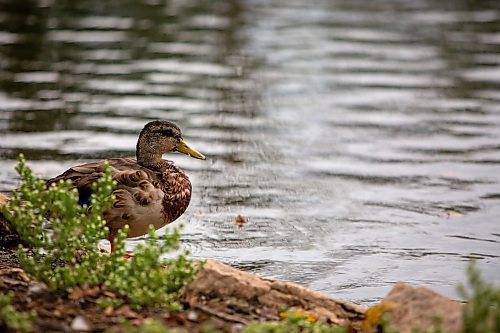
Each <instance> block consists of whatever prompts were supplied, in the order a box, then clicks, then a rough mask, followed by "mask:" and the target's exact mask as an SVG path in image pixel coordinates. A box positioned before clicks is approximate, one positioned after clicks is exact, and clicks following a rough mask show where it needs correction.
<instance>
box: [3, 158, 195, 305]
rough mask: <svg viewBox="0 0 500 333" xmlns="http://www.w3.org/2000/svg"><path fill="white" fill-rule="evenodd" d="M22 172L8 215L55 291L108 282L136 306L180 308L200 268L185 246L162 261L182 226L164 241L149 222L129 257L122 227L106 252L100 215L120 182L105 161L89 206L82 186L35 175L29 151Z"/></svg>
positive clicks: (36, 270)
mask: <svg viewBox="0 0 500 333" xmlns="http://www.w3.org/2000/svg"><path fill="white" fill-rule="evenodd" d="M16 170H17V171H18V173H19V174H20V175H21V178H22V183H21V187H20V190H19V191H14V192H13V196H12V200H10V201H9V203H8V204H7V205H6V206H5V207H4V215H5V216H6V217H7V218H8V219H9V221H10V222H11V223H12V224H13V225H14V227H15V228H16V230H17V231H18V233H19V235H20V237H21V239H22V240H23V242H24V243H25V244H26V245H27V246H28V247H29V249H31V250H32V251H31V252H32V253H29V252H28V251H27V249H25V248H24V247H20V249H19V251H18V255H19V258H20V262H21V266H22V268H23V269H24V270H25V271H26V272H28V273H29V274H31V275H32V276H34V277H35V278H36V279H38V280H40V281H43V282H45V283H47V284H48V286H49V287H50V288H51V289H52V290H57V291H65V290H67V289H69V288H73V287H76V286H80V287H92V286H99V285H103V286H106V287H107V288H109V289H110V290H112V291H115V292H116V293H117V294H119V295H120V296H121V297H123V298H124V299H126V300H127V301H129V302H130V304H131V305H132V306H133V307H135V308H139V307H141V306H142V305H156V306H168V307H169V308H170V309H175V308H178V307H179V306H178V304H177V303H175V302H174V300H175V298H176V297H177V296H178V293H179V291H180V289H182V288H183V287H184V285H185V284H186V283H187V282H189V281H190V280H191V279H192V278H193V277H194V275H195V274H196V273H197V271H198V266H199V265H195V264H194V263H193V262H191V261H189V260H187V259H186V255H187V252H184V253H181V254H179V255H178V256H177V257H176V258H174V259H170V260H162V259H161V256H162V254H164V253H166V252H169V251H172V250H176V249H178V247H179V239H180V232H179V228H176V229H175V230H174V231H173V232H172V233H167V232H166V233H165V237H164V240H163V242H160V241H159V237H158V236H157V235H156V234H155V232H154V229H153V228H150V231H149V236H150V239H149V240H147V241H146V244H144V245H139V246H138V248H137V250H136V253H135V255H134V257H133V258H132V259H131V260H126V259H125V258H124V255H125V239H126V234H127V231H128V227H127V226H126V227H125V228H123V229H122V230H120V231H119V232H118V235H117V237H116V239H115V251H114V252H113V253H111V254H110V255H103V254H102V253H100V251H99V249H98V246H97V245H98V242H99V240H100V239H103V238H106V236H107V235H108V229H107V227H106V225H105V221H104V220H103V218H102V215H103V212H104V211H105V210H106V209H107V208H109V207H111V205H112V204H113V202H114V197H113V195H112V192H113V189H114V187H115V186H116V182H115V181H114V180H113V179H112V175H111V171H110V168H109V165H108V164H107V163H106V164H105V167H104V172H103V176H102V177H101V178H100V179H99V180H97V182H96V183H94V184H93V187H92V189H93V194H92V197H91V205H90V207H88V206H86V205H83V206H80V205H79V204H78V191H77V190H76V189H74V188H73V187H72V184H71V183H70V182H60V183H59V184H52V185H51V186H50V187H49V188H48V189H47V188H46V185H45V182H44V181H43V180H41V179H39V178H37V177H35V176H34V175H33V173H32V171H31V169H30V168H29V167H28V166H27V165H26V162H25V159H24V157H23V155H20V156H19V163H18V165H17V167H16ZM114 302H116V301H114Z"/></svg>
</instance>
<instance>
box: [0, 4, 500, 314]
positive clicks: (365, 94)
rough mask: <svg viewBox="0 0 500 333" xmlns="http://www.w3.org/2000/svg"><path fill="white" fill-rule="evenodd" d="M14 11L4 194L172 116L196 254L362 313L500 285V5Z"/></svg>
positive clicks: (4, 59) (0, 126)
mask: <svg viewBox="0 0 500 333" xmlns="http://www.w3.org/2000/svg"><path fill="white" fill-rule="evenodd" d="M0 3H1V5H0V133H1V134H0V191H2V192H8V191H10V190H12V189H13V188H15V187H16V186H17V184H18V176H17V175H16V173H15V171H14V165H15V159H16V157H17V155H18V154H19V153H20V152H23V153H24V154H25V155H26V157H27V159H28V162H29V164H30V165H31V166H32V167H33V168H34V170H35V172H36V173H38V174H40V175H41V176H43V177H44V178H49V177H53V176H55V175H58V174H60V173H62V172H63V171H64V170H66V169H67V168H68V167H70V166H71V165H75V164H78V163H84V162H87V161H91V160H94V159H102V158H110V157H117V156H129V155H134V150H135V143H136V140H137V135H138V132H139V131H140V129H141V128H142V127H143V126H144V124H145V123H146V122H148V121H150V120H153V119H168V120H172V121H174V122H176V123H177V124H179V125H180V127H181V128H182V129H183V131H184V134H185V138H186V141H187V142H189V143H190V144H191V145H192V146H193V147H195V148H196V149H198V150H199V151H200V152H202V153H203V154H205V155H206V156H207V160H206V161H199V160H194V159H189V158H188V157H185V156H181V155H180V154H176V155H169V156H168V157H167V158H169V159H172V160H174V161H175V162H176V163H177V164H178V165H180V166H181V167H182V168H183V169H185V170H187V172H188V174H189V175H190V178H191V180H192V183H193V187H194V194H193V198H192V201H191V205H190V208H189V209H188V211H187V212H186V213H185V214H184V215H183V216H182V217H181V218H180V219H179V223H180V222H182V223H184V224H185V233H184V236H183V243H184V246H185V247H187V248H189V249H190V250H191V251H192V256H193V257H194V258H216V259H220V260H222V261H223V262H225V263H228V264H231V265H233V266H236V267H239V268H241V269H244V270H247V271H252V272H255V273H258V274H259V275H261V276H264V277H268V278H277V279H286V280H291V281H295V282H299V283H302V284H304V285H306V286H308V287H310V288H313V289H315V290H318V291H320V292H323V293H326V294H328V295H331V296H334V297H337V298H342V299H347V300H351V301H354V302H358V303H363V304H370V303H373V302H375V301H377V300H378V299H380V298H381V297H383V296H384V295H385V294H386V293H387V292H388V291H389V289H390V288H391V287H392V285H393V283H394V282H396V281H398V280H404V281H408V282H410V283H413V284H417V285H423V286H428V287H430V288H432V289H434V290H436V291H438V292H441V293H444V294H445V295H448V296H451V297H458V296H457V294H456V292H455V287H456V285H457V283H459V282H460V281H464V280H465V278H464V273H465V268H466V265H467V262H468V261H469V260H470V258H477V259H478V263H479V267H480V269H481V270H482V272H483V275H484V277H485V278H486V279H487V280H490V281H493V280H498V279H500V258H499V256H500V205H499V203H500V90H499V88H500V2H498V1H497V0H491V1H472V0H471V1H466V0H463V1H462V0H449V1H434V0H406V1H405V0H380V1H367V0H365V1H361V0H314V1H309V0H274V1H267V0H266V1H264V0H226V1H222V0H212V1H198V0H196V1H195V0H193V1H190V0H175V1H174V0H172V1H169V0H128V1H102V0H99V1H97V0H80V1H73V0H38V1H35V0H23V1H18V0H11V1H9V0H0ZM238 214H241V215H243V216H245V217H246V218H248V222H247V223H246V224H245V225H243V226H237V225H234V224H232V223H231V221H232V220H233V219H234V218H235V217H236V216H237V215H238ZM134 242H137V240H132V241H131V242H130V244H129V246H130V247H133V245H134Z"/></svg>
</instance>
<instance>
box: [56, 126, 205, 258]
mask: <svg viewBox="0 0 500 333" xmlns="http://www.w3.org/2000/svg"><path fill="white" fill-rule="evenodd" d="M170 152H179V153H183V154H186V155H188V156H190V157H193V158H196V159H201V160H205V156H204V155H203V154H201V153H200V152H198V151H197V150H195V149H193V148H191V147H190V146H189V145H188V144H187V143H186V142H185V141H184V139H183V136H182V132H181V130H180V128H179V127H178V126H177V125H176V124H175V123H173V122H171V121H167V120H155V121H151V122H149V123H147V124H146V125H145V126H144V128H143V129H142V130H141V132H140V133H139V138H138V140H137V145H136V158H135V159H134V158H130V157H119V158H111V159H108V160H102V161H97V162H91V163H86V164H81V165H77V166H73V167H71V168H69V169H68V170H66V171H65V172H64V173H62V174H61V175H59V176H57V177H54V178H52V179H49V180H48V181H47V185H48V186H50V185H51V184H53V183H58V182H60V181H62V180H64V181H67V180H69V181H71V182H72V184H73V186H74V187H75V188H76V189H77V190H78V196H79V198H78V203H79V204H80V205H85V204H89V203H90V198H91V195H92V183H94V182H95V181H96V180H97V179H99V178H100V177H101V176H102V175H103V172H104V165H105V162H106V161H108V163H109V167H110V170H111V175H112V177H113V179H114V180H115V181H116V183H117V185H116V187H115V189H114V191H113V195H114V197H115V201H114V203H113V205H112V206H111V207H110V208H108V209H107V210H106V211H105V212H104V214H103V218H104V220H105V221H106V226H107V227H108V230H109V235H108V240H109V242H110V245H111V252H113V251H114V240H115V237H116V235H117V233H118V231H119V230H120V229H122V228H123V227H125V225H128V228H129V229H128V233H127V237H129V238H131V237H138V236H142V235H145V234H147V232H148V230H149V228H150V226H153V227H154V228H155V229H159V228H161V227H163V226H165V225H167V224H169V223H172V222H173V221H175V220H176V219H177V218H179V217H180V216H181V215H182V214H183V213H184V212H185V210H186V209H187V207H188V205H189V202H190V200H191V192H192V186H191V182H190V180H189V177H188V176H187V174H186V173H185V172H184V171H183V170H181V169H180V168H179V167H178V166H176V165H175V164H174V162H173V161H169V160H165V159H163V155H164V154H167V153H170Z"/></svg>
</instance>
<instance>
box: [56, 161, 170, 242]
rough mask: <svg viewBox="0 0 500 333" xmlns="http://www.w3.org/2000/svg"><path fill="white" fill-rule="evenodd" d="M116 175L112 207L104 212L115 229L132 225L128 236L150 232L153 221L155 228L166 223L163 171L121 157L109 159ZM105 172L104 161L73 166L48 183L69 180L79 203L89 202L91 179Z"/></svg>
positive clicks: (111, 226)
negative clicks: (162, 186) (162, 181)
mask: <svg viewBox="0 0 500 333" xmlns="http://www.w3.org/2000/svg"><path fill="white" fill-rule="evenodd" d="M109 165H110V170H111V174H112V177H113V179H114V180H115V181H116V182H117V186H116V189H115V190H114V191H113V195H114V196H115V198H116V200H115V202H114V204H113V207H111V208H110V209H108V210H107V211H106V212H105V214H104V219H105V220H106V222H107V225H108V227H109V228H110V230H111V231H112V232H116V230H118V229H120V228H122V227H123V226H124V225H125V224H128V225H129V227H130V231H129V237H135V236H140V235H143V234H145V233H147V230H148V227H149V225H150V224H152V225H154V226H155V227H156V228H159V227H161V226H163V225H164V224H165V223H166V221H165V214H164V213H163V205H162V201H163V197H164V192H163V191H162V189H161V175H160V174H158V173H157V172H154V171H151V170H149V169H145V168H143V167H141V166H139V165H138V164H137V162H136V161H135V160H134V159H130V158H119V159H111V160H109ZM103 174H104V161H99V162H93V163H87V164H82V165H78V166H74V167H72V168H70V169H69V170H67V171H66V172H64V173H63V174H61V175H59V176H57V177H55V178H53V179H51V180H49V181H48V184H49V185H50V184H52V183H57V182H59V181H61V180H70V181H71V182H72V183H73V185H74V186H75V187H76V188H77V189H78V192H79V203H80V204H82V205H83V204H89V203H90V196H91V194H92V183H94V182H95V181H96V180H97V179H99V178H100V177H102V176H103Z"/></svg>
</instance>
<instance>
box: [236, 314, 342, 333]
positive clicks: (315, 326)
mask: <svg viewBox="0 0 500 333" xmlns="http://www.w3.org/2000/svg"><path fill="white" fill-rule="evenodd" d="M280 317H281V318H282V319H283V320H282V321H268V322H251V323H250V324H248V325H247V326H246V327H245V328H244V329H243V331H242V333H347V330H346V328H344V327H341V326H333V325H328V324H325V323H322V322H319V321H317V318H316V317H314V315H312V314H310V313H307V312H303V311H296V310H288V311H286V312H282V313H280Z"/></svg>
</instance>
